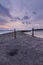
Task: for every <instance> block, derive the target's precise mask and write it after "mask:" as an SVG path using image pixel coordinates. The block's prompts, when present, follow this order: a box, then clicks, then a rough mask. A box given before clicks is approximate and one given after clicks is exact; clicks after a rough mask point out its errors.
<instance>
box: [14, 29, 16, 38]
mask: <svg viewBox="0 0 43 65" xmlns="http://www.w3.org/2000/svg"><path fill="white" fill-rule="evenodd" d="M14 39H16V29H14Z"/></svg>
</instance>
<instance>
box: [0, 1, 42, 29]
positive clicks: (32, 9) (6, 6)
mask: <svg viewBox="0 0 43 65" xmlns="http://www.w3.org/2000/svg"><path fill="white" fill-rule="evenodd" d="M32 27H34V28H43V0H0V29H14V28H16V29H19V30H24V29H26V30H27V29H31V28H32Z"/></svg>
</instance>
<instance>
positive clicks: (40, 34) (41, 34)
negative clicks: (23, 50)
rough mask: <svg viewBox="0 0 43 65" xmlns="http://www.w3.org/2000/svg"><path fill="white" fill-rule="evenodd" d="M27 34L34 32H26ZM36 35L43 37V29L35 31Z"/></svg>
mask: <svg viewBox="0 0 43 65" xmlns="http://www.w3.org/2000/svg"><path fill="white" fill-rule="evenodd" d="M26 34H29V35H32V32H26ZM34 36H36V37H40V38H43V31H35V32H34Z"/></svg>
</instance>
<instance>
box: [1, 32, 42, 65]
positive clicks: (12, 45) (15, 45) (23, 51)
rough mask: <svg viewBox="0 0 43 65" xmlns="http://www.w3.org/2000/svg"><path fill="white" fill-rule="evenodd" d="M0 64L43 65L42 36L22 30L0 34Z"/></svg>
mask: <svg viewBox="0 0 43 65" xmlns="http://www.w3.org/2000/svg"><path fill="white" fill-rule="evenodd" d="M0 65H43V38H38V37H32V36H31V35H28V34H24V33H23V32H17V33H16V39H15V38H14V33H6V34H2V35H0Z"/></svg>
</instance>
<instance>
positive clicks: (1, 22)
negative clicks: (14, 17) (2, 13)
mask: <svg viewBox="0 0 43 65" xmlns="http://www.w3.org/2000/svg"><path fill="white" fill-rule="evenodd" d="M7 22H8V21H6V20H5V19H3V18H0V25H4V24H5V23H7Z"/></svg>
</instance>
